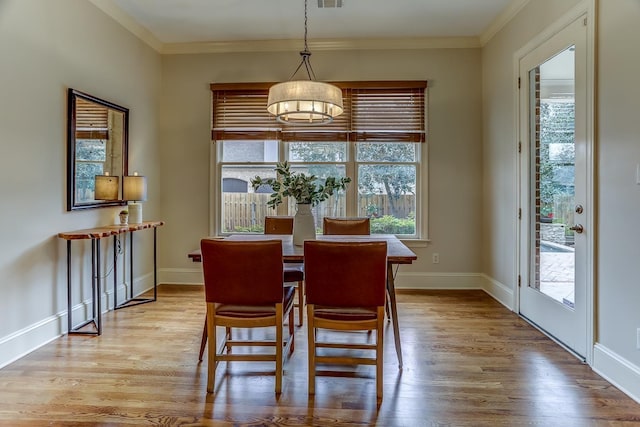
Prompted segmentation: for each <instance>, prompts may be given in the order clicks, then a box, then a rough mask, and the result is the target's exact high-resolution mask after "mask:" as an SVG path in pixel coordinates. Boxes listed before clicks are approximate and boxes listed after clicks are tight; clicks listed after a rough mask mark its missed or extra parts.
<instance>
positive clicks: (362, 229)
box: [322, 217, 371, 235]
mask: <svg viewBox="0 0 640 427" xmlns="http://www.w3.org/2000/svg"><path fill="white" fill-rule="evenodd" d="M322 233H323V234H334V235H335V234H361V235H362V234H371V227H370V223H369V218H366V217H365V218H331V217H324V219H323V220H322Z"/></svg>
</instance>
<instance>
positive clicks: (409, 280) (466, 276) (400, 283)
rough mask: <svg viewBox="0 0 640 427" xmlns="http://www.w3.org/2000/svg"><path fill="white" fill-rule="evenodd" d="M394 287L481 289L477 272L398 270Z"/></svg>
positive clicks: (482, 280)
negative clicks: (415, 271)
mask: <svg viewBox="0 0 640 427" xmlns="http://www.w3.org/2000/svg"><path fill="white" fill-rule="evenodd" d="M395 284H396V289H483V288H484V279H483V277H482V275H481V274H479V273H403V272H398V274H397V276H396V279H395Z"/></svg>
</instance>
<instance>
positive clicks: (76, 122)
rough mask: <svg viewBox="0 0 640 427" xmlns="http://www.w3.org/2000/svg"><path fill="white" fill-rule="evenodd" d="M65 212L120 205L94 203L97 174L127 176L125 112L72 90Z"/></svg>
mask: <svg viewBox="0 0 640 427" xmlns="http://www.w3.org/2000/svg"><path fill="white" fill-rule="evenodd" d="M67 106H68V114H67V117H68V129H67V210H68V211H72V210H77V209H89V208H97V207H104V206H116V205H124V204H125V203H126V202H124V201H123V200H122V187H121V185H120V186H119V190H118V197H117V200H98V199H96V193H95V190H96V189H95V182H96V179H95V178H96V176H97V175H102V176H104V175H110V176H112V177H119V178H120V182H122V177H123V176H124V175H127V174H128V135H129V109H127V108H124V107H121V106H119V105H116V104H113V103H111V102H108V101H105V100H103V99H99V98H96V97H95V96H91V95H88V94H86V93H83V92H80V91H78V90H75V89H71V88H70V89H69V90H68V101H67Z"/></svg>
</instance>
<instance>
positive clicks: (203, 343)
mask: <svg viewBox="0 0 640 427" xmlns="http://www.w3.org/2000/svg"><path fill="white" fill-rule="evenodd" d="M206 345H207V316H205V317H204V328H203V329H202V340H201V341H200V354H199V355H198V360H199V361H200V362H202V356H203V355H204V348H205V346H206Z"/></svg>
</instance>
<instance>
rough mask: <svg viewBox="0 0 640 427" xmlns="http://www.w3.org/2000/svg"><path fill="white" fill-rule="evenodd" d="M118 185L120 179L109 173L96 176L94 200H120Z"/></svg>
mask: <svg viewBox="0 0 640 427" xmlns="http://www.w3.org/2000/svg"><path fill="white" fill-rule="evenodd" d="M118 185H119V179H118V177H117V176H111V175H109V172H105V173H104V175H96V176H95V192H94V197H93V198H94V199H95V200H118Z"/></svg>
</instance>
